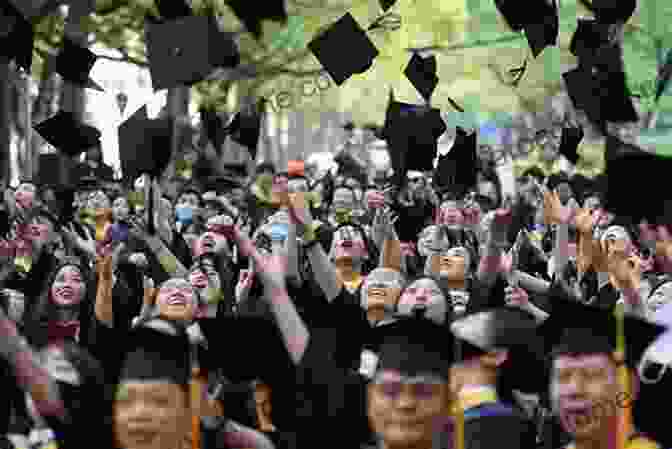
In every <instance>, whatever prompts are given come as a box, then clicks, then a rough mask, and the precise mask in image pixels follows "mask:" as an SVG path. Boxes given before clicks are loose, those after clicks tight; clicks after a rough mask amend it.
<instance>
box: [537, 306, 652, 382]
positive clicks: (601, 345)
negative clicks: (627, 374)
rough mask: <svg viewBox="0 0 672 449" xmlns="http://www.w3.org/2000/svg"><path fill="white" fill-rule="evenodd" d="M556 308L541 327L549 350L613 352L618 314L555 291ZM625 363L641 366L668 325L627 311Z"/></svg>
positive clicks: (554, 352) (556, 352)
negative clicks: (645, 352) (640, 363)
mask: <svg viewBox="0 0 672 449" xmlns="http://www.w3.org/2000/svg"><path fill="white" fill-rule="evenodd" d="M552 304H553V310H552V313H551V315H550V317H549V318H548V319H547V320H546V321H545V322H544V323H543V324H542V325H541V326H540V327H539V333H540V335H542V337H543V338H544V344H545V347H546V351H547V353H549V354H550V355H551V357H552V358H555V357H557V356H560V355H589V354H609V355H613V354H614V352H615V351H616V350H617V329H618V327H617V325H618V323H617V318H616V315H615V314H614V313H612V312H611V311H608V310H604V309H602V308H598V307H594V306H588V305H585V304H582V303H579V302H577V301H573V300H572V299H570V298H567V297H563V295H561V294H557V293H554V294H553V295H552ZM623 329H624V330H623V332H624V336H625V338H624V341H625V354H624V355H625V360H624V361H625V364H626V365H627V366H628V367H629V368H632V369H637V366H638V365H639V360H640V359H641V357H642V355H643V354H644V351H645V350H646V349H647V348H648V347H649V345H650V344H651V343H652V342H653V341H654V340H655V339H656V337H658V336H659V335H661V334H662V333H663V332H664V331H665V327H664V326H661V325H660V324H656V323H653V322H650V321H647V320H645V319H642V318H641V317H637V316H634V315H630V314H625V317H624V319H623Z"/></svg>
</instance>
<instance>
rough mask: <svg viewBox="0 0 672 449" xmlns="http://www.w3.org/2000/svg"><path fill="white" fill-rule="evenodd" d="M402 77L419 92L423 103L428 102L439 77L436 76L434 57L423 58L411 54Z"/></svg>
mask: <svg viewBox="0 0 672 449" xmlns="http://www.w3.org/2000/svg"><path fill="white" fill-rule="evenodd" d="M404 75H406V78H408V80H409V81H410V82H411V84H413V87H415V88H416V89H417V91H418V92H420V95H422V97H423V98H424V99H425V101H427V102H429V99H430V98H431V97H432V94H433V93H434V89H435V88H436V85H437V83H438V82H439V77H438V76H436V56H433V55H432V56H428V57H426V58H423V57H421V56H420V55H419V54H417V53H413V56H412V57H411V60H410V61H408V65H407V66H406V69H405V70H404Z"/></svg>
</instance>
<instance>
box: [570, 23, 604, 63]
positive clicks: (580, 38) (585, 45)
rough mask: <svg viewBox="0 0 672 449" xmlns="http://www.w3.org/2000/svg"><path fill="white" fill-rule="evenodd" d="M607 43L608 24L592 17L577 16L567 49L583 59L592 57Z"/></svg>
mask: <svg viewBox="0 0 672 449" xmlns="http://www.w3.org/2000/svg"><path fill="white" fill-rule="evenodd" d="M607 45H609V26H608V25H605V24H603V23H600V22H598V21H597V20H594V19H588V18H579V19H578V20H577V26H576V31H575V32H574V34H573V35H572V40H571V42H570V43H569V51H570V52H571V53H572V54H573V55H574V56H576V57H577V58H581V59H583V60H590V59H592V58H593V57H594V56H595V55H596V54H597V53H598V50H599V49H600V48H602V47H605V46H607Z"/></svg>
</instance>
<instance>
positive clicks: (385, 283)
mask: <svg viewBox="0 0 672 449" xmlns="http://www.w3.org/2000/svg"><path fill="white" fill-rule="evenodd" d="M401 287H402V279H401V275H400V274H399V272H398V271H395V270H392V269H389V268H377V269H375V270H373V271H372V272H371V273H369V275H368V276H367V277H366V280H365V281H364V285H363V287H362V307H363V308H364V309H365V310H371V309H376V308H377V309H384V310H386V311H394V308H395V306H396V305H397V301H398V300H399V293H401Z"/></svg>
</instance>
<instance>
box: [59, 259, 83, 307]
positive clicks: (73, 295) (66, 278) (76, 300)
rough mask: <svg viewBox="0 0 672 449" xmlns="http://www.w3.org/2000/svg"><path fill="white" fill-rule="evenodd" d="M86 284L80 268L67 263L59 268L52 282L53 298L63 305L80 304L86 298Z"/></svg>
mask: <svg viewBox="0 0 672 449" xmlns="http://www.w3.org/2000/svg"><path fill="white" fill-rule="evenodd" d="M85 293H86V284H85V283H84V278H83V276H82V273H81V271H80V270H79V268H77V267H75V266H74V265H66V266H64V267H62V268H61V269H60V270H58V273H57V274H56V278H55V279H54V283H53V284H51V299H52V301H53V302H54V303H55V304H57V305H59V306H62V307H68V306H76V305H79V304H80V303H81V302H82V300H83V299H84V295H85Z"/></svg>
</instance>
